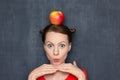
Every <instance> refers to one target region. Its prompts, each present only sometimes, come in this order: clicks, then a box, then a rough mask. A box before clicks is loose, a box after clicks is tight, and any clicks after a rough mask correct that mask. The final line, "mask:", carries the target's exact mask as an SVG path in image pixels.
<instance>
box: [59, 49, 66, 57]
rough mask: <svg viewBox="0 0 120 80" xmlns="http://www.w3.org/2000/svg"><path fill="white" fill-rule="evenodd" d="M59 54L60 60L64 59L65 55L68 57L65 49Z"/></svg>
mask: <svg viewBox="0 0 120 80" xmlns="http://www.w3.org/2000/svg"><path fill="white" fill-rule="evenodd" d="M60 54H61V58H66V57H67V55H68V50H67V49H65V50H61V51H60Z"/></svg>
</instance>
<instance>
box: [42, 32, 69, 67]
mask: <svg viewBox="0 0 120 80" xmlns="http://www.w3.org/2000/svg"><path fill="white" fill-rule="evenodd" d="M44 49H45V51H46V55H47V57H48V59H49V61H50V64H53V65H60V64H62V63H65V59H66V57H67V54H68V52H69V51H70V49H71V43H69V41H68V36H67V35H65V34H61V33H56V32H48V33H47V34H46V40H45V44H44Z"/></svg>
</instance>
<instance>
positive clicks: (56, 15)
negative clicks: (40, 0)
mask: <svg viewBox="0 0 120 80" xmlns="http://www.w3.org/2000/svg"><path fill="white" fill-rule="evenodd" d="M49 19H50V22H51V24H55V25H60V24H63V22H64V14H63V12H61V11H58V10H56V11H52V12H51V13H50V15H49Z"/></svg>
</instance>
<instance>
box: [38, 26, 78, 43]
mask: <svg viewBox="0 0 120 80" xmlns="http://www.w3.org/2000/svg"><path fill="white" fill-rule="evenodd" d="M52 31H53V32H57V33H61V34H65V35H67V36H68V41H69V43H71V42H72V34H73V33H74V32H75V31H76V30H75V29H74V28H73V29H69V28H68V27H67V26H65V25H53V24H50V25H48V26H46V27H45V28H44V29H43V30H41V31H40V33H41V35H42V41H43V43H44V42H45V40H46V34H47V33H48V32H52Z"/></svg>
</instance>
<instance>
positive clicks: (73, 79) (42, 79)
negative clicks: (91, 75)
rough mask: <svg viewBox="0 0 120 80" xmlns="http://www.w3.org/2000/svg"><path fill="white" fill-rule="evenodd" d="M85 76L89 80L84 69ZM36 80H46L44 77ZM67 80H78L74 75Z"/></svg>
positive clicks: (70, 75)
mask: <svg viewBox="0 0 120 80" xmlns="http://www.w3.org/2000/svg"><path fill="white" fill-rule="evenodd" d="M81 70H82V71H83V73H84V74H85V77H86V80H88V76H87V72H86V70H85V69H84V68H82V69H81ZM36 80H45V78H44V76H41V77H38V78H37V79H36ZM65 80H78V79H77V78H76V77H75V76H74V75H72V74H69V75H68V77H67V78H66V79H65Z"/></svg>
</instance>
